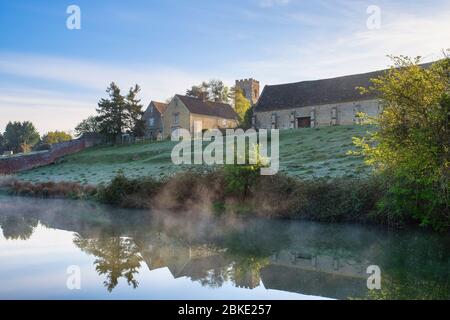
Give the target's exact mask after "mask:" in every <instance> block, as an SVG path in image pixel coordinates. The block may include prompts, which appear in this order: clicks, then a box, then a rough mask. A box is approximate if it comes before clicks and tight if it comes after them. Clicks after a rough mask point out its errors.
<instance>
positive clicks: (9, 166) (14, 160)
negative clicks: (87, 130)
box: [0, 135, 102, 174]
mask: <svg viewBox="0 0 450 320" xmlns="http://www.w3.org/2000/svg"><path fill="white" fill-rule="evenodd" d="M101 142H102V139H101V138H100V137H98V136H96V135H86V136H83V137H81V138H79V139H76V140H71V141H67V142H62V143H57V144H54V145H52V147H51V149H50V150H48V151H42V152H36V153H30V154H22V155H21V154H19V155H15V156H11V157H6V158H0V174H12V173H15V172H19V171H24V170H29V169H33V168H37V167H42V166H46V165H49V164H51V163H54V162H55V161H56V160H58V159H59V158H61V157H63V156H65V155H68V154H72V153H76V152H79V151H81V150H83V149H86V148H89V147H92V146H95V145H97V144H100V143H101Z"/></svg>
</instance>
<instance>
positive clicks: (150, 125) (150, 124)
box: [148, 117, 155, 127]
mask: <svg viewBox="0 0 450 320" xmlns="http://www.w3.org/2000/svg"><path fill="white" fill-rule="evenodd" d="M154 125H155V118H153V117H151V118H149V119H148V126H149V127H153V126H154Z"/></svg>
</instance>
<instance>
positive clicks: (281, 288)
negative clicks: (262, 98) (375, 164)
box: [0, 196, 450, 299]
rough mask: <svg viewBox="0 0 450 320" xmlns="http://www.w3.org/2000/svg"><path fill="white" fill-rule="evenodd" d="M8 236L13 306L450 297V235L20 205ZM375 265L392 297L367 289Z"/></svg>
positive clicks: (6, 221)
mask: <svg viewBox="0 0 450 320" xmlns="http://www.w3.org/2000/svg"><path fill="white" fill-rule="evenodd" d="M0 227H1V230H0V298H1V299H15V298H19V299H29V298H39V299H79V298H81V299H317V298H333V299H406V298H412V299H449V298H450V281H449V276H450V263H449V261H450V260H449V257H450V237H449V236H448V235H442V234H434V233H430V232H426V231H420V230H403V231H395V232H394V231H388V230H386V229H385V228H375V227H366V226H356V225H329V224H317V223H310V222H301V221H277V220H275V221H274V220H256V219H238V218H233V219H231V218H227V219H225V218H220V217H206V216H203V217H201V218H200V217H198V214H197V215H196V214H195V213H191V214H186V213H183V214H181V213H178V214H175V213H167V212H153V213H150V212H146V211H136V210H123V209H117V208H112V207H109V206H103V205H99V204H97V203H93V202H84V201H68V200H42V199H31V198H20V197H8V196H0ZM370 265H378V266H379V267H380V268H381V271H382V290H380V291H369V290H368V289H367V285H366V282H367V277H368V276H369V275H368V274H367V273H366V271H367V267H368V266H370ZM73 266H75V268H78V270H79V271H80V275H81V277H80V285H81V288H80V289H79V290H78V289H75V290H69V289H68V287H67V280H68V278H69V277H70V274H68V273H67V271H68V268H69V271H70V270H73ZM70 267H71V268H72V269H70Z"/></svg>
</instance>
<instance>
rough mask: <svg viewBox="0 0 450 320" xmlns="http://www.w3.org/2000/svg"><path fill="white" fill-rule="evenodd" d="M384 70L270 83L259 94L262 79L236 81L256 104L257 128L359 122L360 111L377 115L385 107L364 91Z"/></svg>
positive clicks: (255, 120) (254, 104) (285, 127)
mask: <svg viewBox="0 0 450 320" xmlns="http://www.w3.org/2000/svg"><path fill="white" fill-rule="evenodd" d="M384 72H385V70H382V71H375V72H369V73H364V74H356V75H349V76H342V77H337V78H331V79H322V80H314V81H302V82H296V83H287V84H278V85H267V86H265V87H264V89H263V91H262V93H261V96H259V82H258V81H256V80H254V79H244V80H238V81H236V87H239V88H241V90H242V91H243V93H244V95H245V97H246V98H247V99H248V100H249V101H250V102H251V103H252V105H253V108H254V116H253V126H254V127H255V128H256V129H295V128H309V127H319V126H333V125H350V124H355V123H358V121H359V120H358V117H357V114H358V113H361V112H362V113H365V114H367V115H369V116H377V115H379V114H380V112H381V111H382V107H381V105H380V101H379V99H378V97H377V96H376V95H375V94H373V93H371V94H365V95H361V93H360V92H359V90H358V89H357V88H358V87H366V88H367V87H369V86H370V85H371V81H370V80H371V79H373V78H377V77H379V76H380V75H382V74H383V73H384Z"/></svg>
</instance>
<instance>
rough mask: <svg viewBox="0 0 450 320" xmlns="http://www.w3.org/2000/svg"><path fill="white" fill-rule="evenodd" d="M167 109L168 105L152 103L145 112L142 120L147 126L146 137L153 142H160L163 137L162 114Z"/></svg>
mask: <svg viewBox="0 0 450 320" xmlns="http://www.w3.org/2000/svg"><path fill="white" fill-rule="evenodd" d="M166 108H167V104H165V103H161V102H155V101H152V102H150V104H149V106H148V107H147V110H145V112H144V115H143V116H142V119H143V120H144V124H145V137H146V138H147V139H151V140H160V139H161V138H162V135H163V121H162V114H163V113H164V111H165V109H166Z"/></svg>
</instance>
